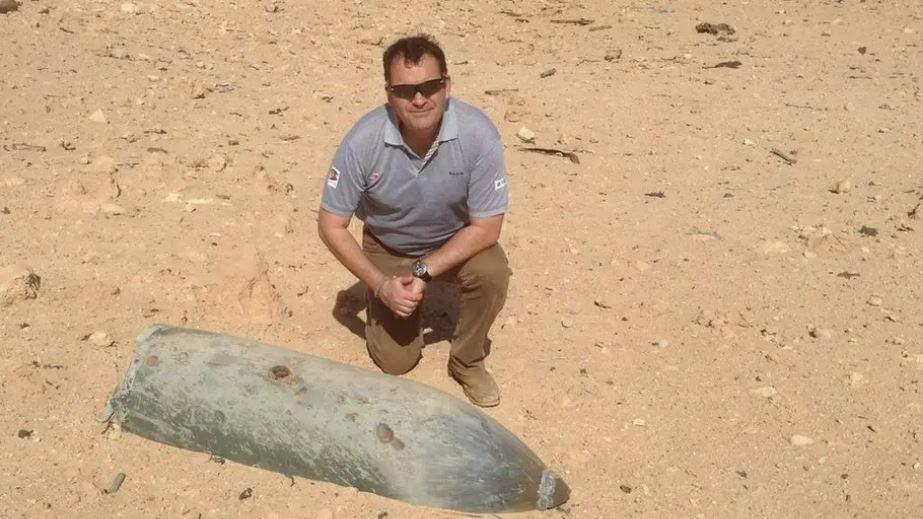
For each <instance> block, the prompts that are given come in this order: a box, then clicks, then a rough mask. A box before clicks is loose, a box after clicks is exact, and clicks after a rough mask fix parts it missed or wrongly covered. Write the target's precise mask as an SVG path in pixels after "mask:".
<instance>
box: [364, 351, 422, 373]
mask: <svg viewBox="0 0 923 519" xmlns="http://www.w3.org/2000/svg"><path fill="white" fill-rule="evenodd" d="M369 355H370V356H371V358H372V361H373V362H375V365H377V366H378V368H379V369H381V371H383V372H385V373H387V374H389V375H403V374H404V373H407V372H409V371H410V370H412V369H413V368H414V367H416V365H417V363H418V362H420V352H419V351H416V350H414V351H406V352H404V351H393V350H392V351H389V352H388V353H387V354H385V355H382V354H381V352H376V351H375V350H374V348H373V347H372V346H371V345H369Z"/></svg>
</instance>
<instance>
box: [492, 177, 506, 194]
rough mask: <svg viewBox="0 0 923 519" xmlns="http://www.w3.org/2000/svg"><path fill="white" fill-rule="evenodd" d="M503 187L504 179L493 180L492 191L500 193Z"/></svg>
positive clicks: (504, 185)
mask: <svg viewBox="0 0 923 519" xmlns="http://www.w3.org/2000/svg"><path fill="white" fill-rule="evenodd" d="M504 187H506V177H503V178H498V179H497V180H494V191H500V190H501V189H503V188H504Z"/></svg>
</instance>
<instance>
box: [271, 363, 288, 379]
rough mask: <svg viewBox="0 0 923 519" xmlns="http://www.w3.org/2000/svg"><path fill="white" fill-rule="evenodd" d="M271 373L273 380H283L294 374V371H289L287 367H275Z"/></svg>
mask: <svg viewBox="0 0 923 519" xmlns="http://www.w3.org/2000/svg"><path fill="white" fill-rule="evenodd" d="M269 372H270V373H272V378H273V380H282V379H283V378H288V377H289V376H290V375H291V374H292V370H290V369H288V368H287V367H286V366H273V367H272V369H270V370H269Z"/></svg>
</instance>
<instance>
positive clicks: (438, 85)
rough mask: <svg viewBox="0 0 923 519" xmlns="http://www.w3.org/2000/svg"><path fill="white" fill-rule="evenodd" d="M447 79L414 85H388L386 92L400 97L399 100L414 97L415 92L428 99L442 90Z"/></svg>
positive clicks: (442, 78)
mask: <svg viewBox="0 0 923 519" xmlns="http://www.w3.org/2000/svg"><path fill="white" fill-rule="evenodd" d="M447 79H449V78H448V77H441V78H438V79H430V80H429V81H424V82H422V83H417V84H416V85H389V86H388V92H391V93H392V94H394V96H395V97H400V98H401V99H407V100H410V99H413V98H414V97H416V96H417V92H420V93H421V94H423V97H430V96H432V95H433V94H435V93H436V92H438V91H440V90H442V88H443V87H444V86H445V82H446V80H447Z"/></svg>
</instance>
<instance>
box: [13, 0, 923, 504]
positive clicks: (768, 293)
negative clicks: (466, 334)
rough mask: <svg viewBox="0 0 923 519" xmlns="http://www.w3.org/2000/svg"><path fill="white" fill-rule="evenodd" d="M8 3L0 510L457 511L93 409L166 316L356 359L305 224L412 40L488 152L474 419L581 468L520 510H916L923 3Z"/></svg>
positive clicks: (348, 295)
mask: <svg viewBox="0 0 923 519" xmlns="http://www.w3.org/2000/svg"><path fill="white" fill-rule="evenodd" d="M4 4H5V5H6V6H7V7H6V8H4V9H2V10H4V11H8V12H5V13H3V14H0V41H2V45H3V52H2V53H0V93H2V95H0V459H2V461H0V467H2V471H0V516H2V517H4V518H20V517H21V518H43V517H49V518H51V517H54V518H57V517H76V518H83V517H86V518H90V517H94V518H95V517H126V518H162V517H178V518H192V519H196V518H203V519H204V518H223V517H247V518H250V517H254V518H280V519H281V518H289V517H305V518H318V519H321V518H324V519H331V518H352V517H360V518H376V519H381V518H383V517H398V518H405V517H406V518H431V517H432V518H450V517H458V516H460V514H458V513H455V512H449V511H443V510H435V509H426V508H421V507H416V506H412V505H408V504H406V503H402V502H399V501H394V500H390V499H386V498H383V497H379V496H376V495H374V494H366V493H359V492H357V491H356V490H354V489H348V488H343V487H338V486H335V485H331V484H327V483H321V482H312V481H310V480H307V479H301V478H295V479H294V484H292V483H293V482H292V481H290V480H289V478H287V477H285V476H282V475H280V474H275V473H272V472H267V471H263V470H260V469H256V468H251V467H247V466H242V465H238V464H235V463H232V462H226V463H220V460H215V459H213V458H210V457H209V455H208V454H204V453H198V452H189V451H184V450H180V449H176V448H173V447H168V446H165V445H161V444H157V443H154V442H151V441H148V440H145V439H142V438H139V437H137V436H134V435H131V434H127V433H125V432H122V431H119V430H118V429H117V428H113V427H108V428H107V427H106V426H105V425H104V424H102V423H100V422H98V421H97V419H96V416H97V414H98V413H99V412H100V411H102V409H103V408H104V407H105V403H106V400H107V397H108V395H109V394H110V392H111V391H112V390H113V388H114V387H115V386H116V384H117V383H118V381H119V380H120V378H121V375H122V373H123V372H124V370H125V368H127V366H128V363H129V361H130V359H131V355H132V341H133V338H134V336H135V335H136V334H137V333H139V332H140V331H141V330H142V329H144V328H145V327H147V326H149V325H151V324H154V323H167V324H172V325H177V326H187V327H192V328H202V329H208V330H212V331H217V332H221V333H227V334H232V335H238V336H243V337H248V338H252V339H257V340H261V341H264V342H268V343H271V344H277V345H281V346H285V347H289V348H292V349H296V350H299V351H304V352H306V353H310V354H313V355H317V356H321V357H325V358H329V359H333V360H336V361H340V362H344V363H349V364H352V365H356V366H360V367H364V368H367V369H369V370H372V369H374V365H373V364H372V363H371V361H370V360H369V359H368V356H367V354H366V352H365V345H364V341H363V339H362V337H361V320H362V318H363V312H362V309H361V306H362V303H361V294H362V291H363V287H361V286H357V285H356V280H355V278H353V276H352V275H351V274H350V273H349V272H348V271H346V270H345V269H344V268H343V267H341V266H340V265H339V264H338V263H337V261H336V260H335V259H334V258H333V256H332V255H331V254H330V253H329V252H328V251H327V250H326V248H325V247H324V246H323V244H322V243H321V242H320V240H319V239H318V237H317V234H316V230H315V226H316V216H317V210H318V206H319V201H320V193H321V186H322V184H323V178H324V175H325V173H326V171H327V168H328V166H329V163H330V159H331V157H332V154H333V152H334V150H335V148H336V146H337V144H338V142H339V141H340V139H341V138H342V136H343V134H344V133H345V132H346V131H347V130H348V129H349V127H350V126H351V125H352V123H353V122H354V121H355V120H356V119H357V118H358V117H359V116H361V115H362V114H364V113H365V112H367V111H368V110H370V109H371V108H373V107H374V106H376V105H377V104H379V103H382V102H383V101H384V91H383V89H382V87H383V79H382V76H381V64H380V57H381V53H382V51H383V49H384V46H386V45H387V43H388V42H390V41H392V40H393V39H395V38H396V37H399V36H401V35H405V34H411V33H416V32H420V31H425V32H428V33H431V34H433V35H435V36H436V38H437V39H438V40H439V41H440V42H441V43H442V44H443V46H444V48H445V50H446V53H447V56H448V59H449V73H450V74H451V76H452V78H453V92H452V93H453V95H454V96H455V97H457V98H459V99H463V100H465V101H467V102H470V103H472V104H475V105H477V106H479V107H481V108H482V109H483V110H485V112H486V113H488V114H489V115H490V116H491V118H492V119H493V120H494V121H495V123H496V124H497V126H498V127H499V128H500V131H501V133H502V135H503V139H504V143H505V148H506V159H507V165H508V168H509V173H510V175H509V177H510V180H509V182H510V184H509V185H510V192H511V206H510V210H509V213H508V215H507V218H506V223H505V226H504V230H503V235H502V238H501V243H502V245H503V246H504V247H505V249H506V251H507V253H508V255H509V257H510V262H511V268H512V270H513V277H512V280H511V287H510V294H509V298H508V301H507V304H506V307H505V309H504V310H503V312H502V313H501V315H500V317H499V319H498V321H497V323H496V325H495V327H494V329H493V331H492V334H491V337H492V340H493V348H492V351H493V353H492V355H491V356H490V358H489V363H488V366H489V368H490V370H491V371H492V372H493V374H494V376H495V377H496V379H497V380H498V383H499V385H500V388H501V391H502V394H503V401H502V404H501V405H500V407H497V408H494V409H490V410H487V411H486V412H487V413H489V414H490V415H491V416H493V417H494V418H496V419H497V420H499V421H500V422H502V423H503V424H504V425H506V426H507V427H508V428H509V429H510V430H512V431H513V432H514V433H516V434H517V435H519V437H520V438H522V439H523V440H524V441H525V442H526V443H527V444H528V445H530V447H531V448H532V449H533V450H534V451H535V452H536V453H537V454H538V455H539V456H540V457H541V458H542V459H543V460H544V461H545V462H546V463H548V464H549V465H550V466H551V467H552V468H554V469H555V470H556V471H557V472H559V473H560V474H561V475H562V476H563V477H564V478H565V479H566V481H567V482H568V484H569V485H570V486H571V488H572V489H573V493H572V496H571V499H570V501H569V502H568V503H566V504H565V505H563V506H562V507H561V508H559V509H556V510H552V511H548V512H543V513H538V512H535V513H524V514H519V515H518V516H519V517H579V518H584V517H586V518H616V517H705V518H716V517H727V518H737V517H798V518H801V517H875V518H878V517H908V518H909V517H921V516H923V497H921V496H923V492H921V490H923V468H921V462H923V446H921V441H923V438H921V436H923V398H921V390H923V387H921V379H923V316H921V312H920V307H921V301H920V298H921V287H923V283H921V279H923V276H921V274H923V261H921V255H920V254H921V245H923V243H921V241H923V240H921V235H923V221H921V219H920V216H919V215H920V213H921V212H923V209H921V201H923V176H921V173H923V169H921V156H923V141H921V135H923V117H921V113H923V110H921V108H923V92H921V83H920V71H921V70H923V40H921V35H923V20H921V11H920V4H919V2H917V1H915V0H903V1H901V0H895V1H873V0H868V1H860V0H843V1H830V0H825V1H816V2H815V1H774V2H757V1H749V2H747V1H728V2H717V1H715V2H710V1H702V0H699V1H691V0H676V1H670V2H667V1H664V2H620V1H619V2H610V1H604V0H586V1H583V2H564V1H553V0H544V1H537V2H524V1H509V0H507V1H498V2H490V1H472V0H465V1H460V2H433V1H426V0H421V1H416V2H406V1H401V2H373V1H363V0H355V1H338V2H296V1H293V0H279V1H275V2H273V1H268V0H262V1H255V2H234V1H229V2H208V1H196V0H180V1H161V0H150V1H137V2H131V3H129V2H124V3H123V2H112V1H93V2H88V1H75V2H51V1H49V0H23V1H22V3H21V4H15V7H16V9H12V8H10V7H9V6H10V5H12V3H10V2H7V1H4ZM703 23H709V24H712V26H711V27H707V26H701V28H702V29H703V30H705V29H711V32H708V31H706V32H699V31H698V30H697V28H696V27H697V26H699V25H700V24H703ZM722 23H723V24H727V26H728V27H727V28H724V27H720V26H719V24H722ZM732 31H733V32H732ZM526 140H529V141H531V142H526ZM528 147H537V148H549V149H556V150H560V151H561V152H562V153H561V154H544V153H536V152H533V151H528V150H525V149H523V148H528ZM572 159H576V160H572ZM354 229H355V231H356V232H359V229H360V227H359V225H358V224H355V225H354ZM433 291H434V294H433V295H434V297H433V298H432V300H431V301H428V304H427V307H426V316H427V317H426V323H427V326H428V328H429V329H430V332H429V333H428V338H429V340H428V346H427V348H426V351H425V356H424V360H423V361H422V362H421V364H420V365H419V366H418V367H417V368H416V369H415V370H414V371H413V372H412V373H410V374H409V375H407V376H408V377H409V378H411V379H413V380H416V381H419V382H422V383H425V384H428V385H430V386H433V387H435V388H438V389H441V390H444V391H447V392H449V393H451V394H453V395H455V396H457V397H459V398H464V397H463V395H462V392H461V389H460V388H459V387H458V386H457V385H455V384H454V382H452V381H451V380H450V379H449V378H448V377H447V376H446V373H445V363H446V360H447V356H448V342H447V340H446V338H447V336H448V335H449V334H450V332H451V329H452V319H453V304H452V301H453V297H452V292H451V290H448V289H445V290H441V289H439V288H438V287H434V288H433ZM120 472H121V473H124V474H125V475H126V478H125V481H124V483H123V484H122V486H121V488H120V489H119V490H118V492H116V493H104V492H103V490H105V489H108V488H109V486H110V484H111V482H112V481H113V478H114V477H115V476H116V474H118V473H120ZM247 489H250V490H249V491H247ZM248 495H249V497H247V496H248Z"/></svg>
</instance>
